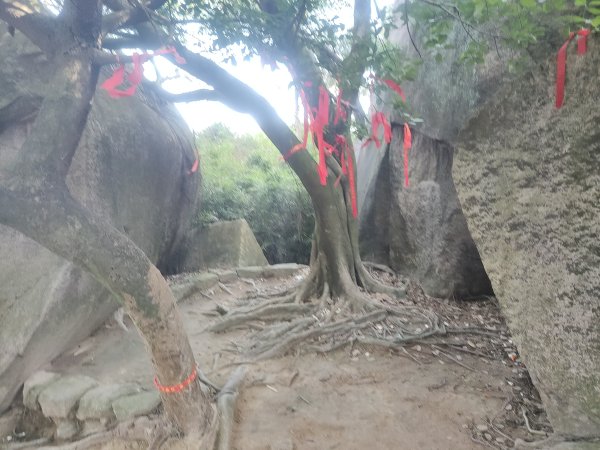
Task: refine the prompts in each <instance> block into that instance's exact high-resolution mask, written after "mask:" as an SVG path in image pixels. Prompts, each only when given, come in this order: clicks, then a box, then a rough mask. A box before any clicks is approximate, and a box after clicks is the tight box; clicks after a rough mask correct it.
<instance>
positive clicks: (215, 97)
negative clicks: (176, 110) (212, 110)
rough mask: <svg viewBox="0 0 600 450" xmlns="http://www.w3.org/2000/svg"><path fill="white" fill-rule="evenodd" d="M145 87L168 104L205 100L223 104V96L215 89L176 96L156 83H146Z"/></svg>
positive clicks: (198, 90) (199, 90)
mask: <svg viewBox="0 0 600 450" xmlns="http://www.w3.org/2000/svg"><path fill="white" fill-rule="evenodd" d="M144 86H148V87H149V88H150V89H152V90H153V91H154V92H156V94H157V95H158V96H159V97H160V98H161V99H163V100H164V101H166V102H171V103H189V102H198V101H203V100H208V101H216V102H223V95H222V94H221V93H220V92H218V91H215V90H214V89H197V90H195V91H190V92H183V93H181V94H174V93H172V92H169V91H167V90H165V89H163V88H162V87H160V86H159V85H157V84H156V83H144Z"/></svg>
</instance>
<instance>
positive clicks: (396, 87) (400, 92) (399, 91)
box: [379, 79, 406, 101]
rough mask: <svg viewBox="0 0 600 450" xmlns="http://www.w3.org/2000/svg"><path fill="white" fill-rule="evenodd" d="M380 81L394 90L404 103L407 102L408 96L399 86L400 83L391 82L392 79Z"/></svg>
mask: <svg viewBox="0 0 600 450" xmlns="http://www.w3.org/2000/svg"><path fill="white" fill-rule="evenodd" d="M379 81H381V82H382V83H385V84H387V85H388V87H389V88H390V89H392V90H393V91H394V92H396V93H397V94H398V95H399V96H400V97H401V98H402V100H403V101H406V95H405V94H404V91H403V90H402V88H401V87H400V86H399V85H398V83H396V82H395V81H394V80H390V79H386V80H381V79H379Z"/></svg>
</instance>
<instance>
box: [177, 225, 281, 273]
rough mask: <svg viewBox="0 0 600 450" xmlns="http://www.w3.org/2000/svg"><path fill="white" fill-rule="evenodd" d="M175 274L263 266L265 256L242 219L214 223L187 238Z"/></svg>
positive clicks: (265, 260) (265, 261) (265, 259)
mask: <svg viewBox="0 0 600 450" xmlns="http://www.w3.org/2000/svg"><path fill="white" fill-rule="evenodd" d="M182 248H185V253H182V254H181V255H180V257H179V258H180V259H179V261H180V264H179V267H178V271H180V272H195V271H198V270H205V269H210V268H232V267H240V266H266V265H267V264H269V263H268V261H267V258H266V257H265V254H264V253H263V251H262V249H261V248H260V245H258V242H257V241H256V238H255V237H254V233H253V232H252V230H251V229H250V226H249V225H248V222H246V221H245V220H244V219H239V220H231V221H224V222H216V223H213V224H210V225H208V226H207V227H205V228H201V229H198V230H196V231H195V232H194V233H193V234H191V235H190V236H189V238H188V239H187V241H186V244H185V245H184V246H182Z"/></svg>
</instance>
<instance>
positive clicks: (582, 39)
mask: <svg viewBox="0 0 600 450" xmlns="http://www.w3.org/2000/svg"><path fill="white" fill-rule="evenodd" d="M589 34H590V30H586V29H582V30H579V31H578V32H577V33H570V34H569V38H568V39H567V40H566V41H565V43H564V44H563V45H562V47H561V48H560V49H559V50H558V55H557V57H556V108H560V107H561V106H562V105H563V101H564V98H565V78H566V72H567V48H568V46H569V44H570V43H571V41H572V40H573V38H574V37H575V36H577V54H578V55H583V54H584V53H585V52H586V51H587V37H588V35H589Z"/></svg>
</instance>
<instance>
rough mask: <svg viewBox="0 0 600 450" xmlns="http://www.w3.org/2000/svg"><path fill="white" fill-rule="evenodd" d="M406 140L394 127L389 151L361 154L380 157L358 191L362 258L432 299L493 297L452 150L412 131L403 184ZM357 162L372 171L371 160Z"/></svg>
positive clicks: (446, 145)
mask: <svg viewBox="0 0 600 450" xmlns="http://www.w3.org/2000/svg"><path fill="white" fill-rule="evenodd" d="M402 140H403V135H402V127H394V133H393V140H392V143H391V145H390V148H389V150H387V151H382V150H377V149H374V148H373V149H370V148H367V149H365V150H364V151H363V153H362V154H361V156H360V157H361V158H363V157H366V153H367V152H375V153H376V152H380V153H379V155H382V156H383V158H382V160H381V162H380V164H379V173H378V174H377V176H376V178H375V179H374V180H373V183H371V186H370V189H368V190H366V191H365V192H362V193H361V194H362V197H361V200H362V202H363V204H362V210H363V212H362V216H361V222H360V237H361V252H362V255H363V256H364V257H365V259H367V260H371V261H376V262H382V263H385V264H388V265H389V266H390V267H392V268H393V269H394V270H396V271H398V272H400V273H402V274H403V275H405V276H408V277H410V278H412V279H415V280H416V281H418V282H419V283H420V284H421V285H422V287H423V289H424V291H425V292H426V293H427V294H429V295H432V296H436V297H453V296H454V297H457V298H468V297H475V296H480V295H489V294H492V288H491V284H490V281H489V279H488V277H487V274H486V273H485V269H484V268H483V264H482V263H481V259H480V258H479V254H478V252H477V248H476V247H475V244H474V242H473V239H472V238H471V235H470V234H469V230H468V228H467V224H466V221H465V218H464V216H463V213H462V210H461V207H460V203H459V201H458V198H457V196H456V190H455V188H454V182H453V181H452V176H451V170H452V158H453V151H454V150H453V148H452V147H451V146H450V145H448V144H447V143H444V142H442V141H439V140H436V139H432V138H429V137H427V136H425V135H423V134H422V133H420V132H414V133H413V147H412V149H411V150H410V153H409V187H405V186H404V162H403V156H402ZM370 158H372V157H370ZM358 167H359V170H361V168H362V169H363V170H365V171H368V170H373V167H374V165H373V159H371V161H370V162H369V164H365V165H362V163H361V160H359V165H358ZM365 176H367V174H365ZM360 177H361V173H360V172H359V178H360Z"/></svg>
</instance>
